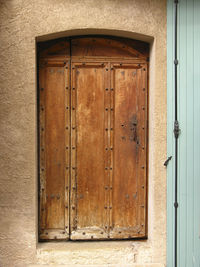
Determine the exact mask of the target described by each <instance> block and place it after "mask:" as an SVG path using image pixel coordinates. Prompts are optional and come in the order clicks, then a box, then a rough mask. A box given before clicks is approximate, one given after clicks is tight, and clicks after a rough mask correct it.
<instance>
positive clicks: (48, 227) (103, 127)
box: [39, 38, 147, 240]
mask: <svg viewBox="0 0 200 267" xmlns="http://www.w3.org/2000/svg"><path fill="white" fill-rule="evenodd" d="M125 44H126V46H127V47H126V46H125V48H126V49H125V48H124V43H123V42H121V41H120V42H119V41H116V40H107V39H104V38H85V39H74V40H72V41H71V44H68V45H65V46H64V47H65V48H66V47H68V46H70V45H71V49H70V51H72V52H71V55H69V50H67V52H66V49H65V50H64V52H63V48H62V50H61V51H62V52H61V53H60V52H57V53H56V54H54V53H55V51H56V50H55V48H54V47H55V44H54V45H53V48H52V47H50V53H49V54H48V53H46V50H45V53H43V55H44V56H43V58H42V60H41V62H42V63H41V64H40V70H39V77H40V81H39V87H40V238H41V239H55V238H56V239H72V240H80V239H84V240H85V239H89V240H91V239H127V238H134V237H145V236H146V234H147V227H146V220H147V217H146V214H147V209H146V205H147V200H146V195H147V178H146V176H147V62H146V58H145V56H144V55H142V54H140V53H139V52H138V51H136V50H135V49H133V48H132V46H130V45H129V42H128V41H127V42H126V43H125ZM57 46H58V44H56V47H57ZM60 47H63V43H62V45H61V46H60ZM48 49H49V47H48ZM52 51H53V52H52ZM101 55H103V56H101ZM44 62H45V64H44ZM70 81H71V82H70Z"/></svg>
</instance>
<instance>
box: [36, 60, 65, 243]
mask: <svg viewBox="0 0 200 267" xmlns="http://www.w3.org/2000/svg"><path fill="white" fill-rule="evenodd" d="M66 71H67V70H66V68H65V61H64V60H61V61H55V60H49V61H48V60H46V64H45V70H44V71H43V72H40V76H43V77H41V79H42V81H43V84H44V87H43V90H40V91H41V94H40V101H43V102H42V103H43V105H44V110H45V112H44V110H43V111H41V112H42V114H45V116H44V115H41V116H42V119H43V121H42V122H41V123H40V124H41V130H42V132H43V133H42V136H41V137H40V139H41V140H40V142H42V143H43V144H44V146H43V147H42V148H41V150H44V151H45V153H44V155H45V159H44V160H45V162H44V167H41V172H42V173H44V174H42V175H43V176H44V175H45V178H44V179H45V181H46V184H45V189H44V191H45V193H46V195H45V197H44V198H46V207H45V211H46V212H45V229H44V230H43V232H42V233H41V235H40V238H41V239H63V238H65V239H66V238H68V234H67V232H65V229H66V226H68V219H67V218H66V217H65V215H66V213H65V202H66V194H65V188H66V185H65V183H66V180H67V179H68V178H67V177H66V176H65V157H66V154H65V149H64V148H65V141H66V140H65V109H64V106H65V101H66V97H65V83H66V80H65V79H66ZM43 93H44V96H43V95H42V94H43ZM44 151H41V153H40V154H41V155H42V153H43V152H44ZM41 159H42V158H41ZM41 163H42V162H41ZM65 219H66V221H65ZM43 220H44V219H43Z"/></svg>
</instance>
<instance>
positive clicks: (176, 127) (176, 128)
mask: <svg viewBox="0 0 200 267" xmlns="http://www.w3.org/2000/svg"><path fill="white" fill-rule="evenodd" d="M179 134H180V128H179V122H178V121H177V120H175V121H174V136H175V138H176V139H177V138H178V137H179Z"/></svg>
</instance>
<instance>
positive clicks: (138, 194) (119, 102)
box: [110, 63, 147, 238]
mask: <svg viewBox="0 0 200 267" xmlns="http://www.w3.org/2000/svg"><path fill="white" fill-rule="evenodd" d="M111 68H112V65H111ZM113 68H114V74H113V75H112V77H113V87H114V91H115V96H114V101H115V103H114V105H115V106H114V114H115V125H114V148H113V149H114V176H113V183H112V187H113V194H112V207H113V208H112V228H113V230H112V231H111V233H110V236H111V237H112V238H120V236H122V235H123V238H131V237H136V236H145V235H146V232H145V230H144V229H145V214H146V196H145V194H144V188H142V186H143V185H144V184H146V141H145V139H146V135H145V134H146V131H145V129H146V123H145V122H146V110H147V106H146V105H147V103H146V91H144V90H143V87H144V83H146V79H145V77H146V76H144V77H143V72H144V71H145V73H147V70H146V68H145V67H144V66H142V65H140V64H138V65H134V64H120V63H119V64H114V65H113ZM145 75H146V74H145ZM143 79H144V82H143ZM140 181H142V184H141V182H140ZM119 199H120V201H119ZM121 214H123V216H121Z"/></svg>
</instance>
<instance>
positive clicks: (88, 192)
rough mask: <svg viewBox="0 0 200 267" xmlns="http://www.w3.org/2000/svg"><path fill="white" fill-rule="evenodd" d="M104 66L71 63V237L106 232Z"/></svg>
mask: <svg viewBox="0 0 200 267" xmlns="http://www.w3.org/2000/svg"><path fill="white" fill-rule="evenodd" d="M106 69H108V68H107V67H106V64H104V63H96V64H95V63H88V64H87V63H86V64H78V63H73V64H72V107H74V109H72V150H71V153H72V176H71V178H72V182H71V185H72V187H71V199H72V203H73V207H72V212H71V218H70V219H71V225H72V229H71V238H72V239H88V238H89V239H91V238H105V235H106V231H105V228H104V227H105V225H106V221H107V220H108V215H107V212H106V210H105V208H104V206H105V205H106V204H105V201H106V196H105V185H106V183H107V181H106V179H107V174H106V172H105V146H106V138H107V131H106V130H105V125H106V124H107V123H108V117H107V116H105V104H106V101H107V102H108V97H109V96H106V92H107V91H106V90H105V88H106V87H108V71H107V70H106ZM106 98H107V99H106ZM73 148H74V149H73ZM106 217H107V218H106Z"/></svg>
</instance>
